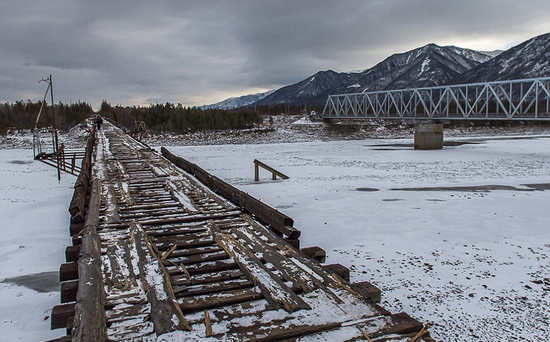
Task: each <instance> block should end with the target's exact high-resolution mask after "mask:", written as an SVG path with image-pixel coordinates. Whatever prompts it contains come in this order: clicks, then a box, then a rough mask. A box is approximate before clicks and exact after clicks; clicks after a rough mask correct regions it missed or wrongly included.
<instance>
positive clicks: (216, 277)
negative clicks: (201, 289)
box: [171, 267, 244, 286]
mask: <svg viewBox="0 0 550 342" xmlns="http://www.w3.org/2000/svg"><path fill="white" fill-rule="evenodd" d="M243 276H244V274H243V272H242V271H241V270H240V269H239V268H238V267H236V268H234V269H231V270H224V271H218V272H211V273H203V274H196V275H194V276H193V279H189V277H188V276H187V275H185V274H181V275H174V276H172V277H171V279H172V284H173V285H174V286H181V285H183V286H189V285H196V284H208V283H216V282H222V281H225V280H229V279H236V278H240V277H243Z"/></svg>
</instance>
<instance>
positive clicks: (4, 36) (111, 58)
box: [0, 0, 550, 107]
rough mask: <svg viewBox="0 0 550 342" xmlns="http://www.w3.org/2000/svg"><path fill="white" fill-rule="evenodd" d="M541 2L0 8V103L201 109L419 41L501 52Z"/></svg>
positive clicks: (544, 24)
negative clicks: (47, 93)
mask: <svg viewBox="0 0 550 342" xmlns="http://www.w3.org/2000/svg"><path fill="white" fill-rule="evenodd" d="M549 9H550V3H548V1H546V0H545V1H539V0H530V1H529V0H528V1H522V2H517V1H479V0H478V1H460V2H458V1H453V2H451V1H440V0H437V1H436V0H417V1H410V0H396V1H359V0H357V1H337V2H336V1H325V0H309V1H303V0H302V1H252V0H246V1H244V0H239V1H161V2H151V1H121V0H119V1H68V0H67V1H57V0H53V1H38V0H37V1H5V2H4V3H3V4H0V25H1V34H0V58H1V60H2V63H1V65H0V80H1V83H0V101H15V100H26V99H31V100H33V101H35V100H38V99H39V98H41V97H42V93H43V91H44V90H45V87H44V86H43V85H39V84H37V82H36V81H37V80H38V79H40V78H42V77H44V76H47V75H49V74H50V73H51V74H53V75H54V89H55V95H56V98H57V100H56V101H63V102H69V101H77V100H82V101H86V102H90V103H92V104H93V105H94V107H97V106H98V104H99V103H100V102H101V100H102V99H107V100H108V101H109V102H111V103H114V104H122V105H131V104H147V103H154V102H166V101H170V102H176V103H178V102H179V103H182V104H184V105H200V104H205V103H212V102H216V101H219V100H222V99H224V98H226V97H228V96H235V95H239V94H246V93H249V92H255V91H260V90H267V89H271V88H277V87H281V86H284V85H288V84H291V83H294V82H297V81H300V80H302V79H304V78H306V77H307V76H309V75H311V74H313V73H315V72H317V71H319V70H326V69H334V70H337V71H348V70H355V69H364V68H368V67H371V66H373V65H374V64H376V63H378V62H380V61H381V60H382V59H384V58H385V57H387V56H389V55H390V54H393V53H397V52H404V51H407V50H410V49H413V48H416V47H419V46H422V45H425V44H427V43H431V42H434V43H437V44H440V45H450V44H453V45H457V46H461V47H466V48H473V49H485V50H490V49H497V48H501V49H502V48H507V47H510V46H511V45H513V44H517V43H519V42H521V41H523V40H525V39H528V38H531V37H533V36H536V35H539V34H543V33H547V32H549V31H550V24H549V23H548V20H547V18H546V17H545V16H546V14H547V13H548V10H549Z"/></svg>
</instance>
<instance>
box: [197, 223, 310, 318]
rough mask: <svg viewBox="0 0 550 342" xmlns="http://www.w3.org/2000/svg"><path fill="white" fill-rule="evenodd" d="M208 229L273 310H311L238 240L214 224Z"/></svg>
mask: <svg viewBox="0 0 550 342" xmlns="http://www.w3.org/2000/svg"><path fill="white" fill-rule="evenodd" d="M208 228H209V229H210V231H211V234H212V236H213V237H214V239H215V240H216V242H218V244H219V245H220V246H221V247H222V248H223V249H224V250H225V251H226V252H227V254H229V255H230V256H231V257H232V258H233V259H234V260H235V262H236V263H237V264H238V265H239V268H240V269H241V271H243V273H245V274H247V275H248V277H249V279H251V280H252V281H254V282H255V284H256V285H257V286H259V287H260V289H261V290H262V294H263V295H264V297H265V298H266V300H267V301H268V302H269V303H270V304H271V305H272V306H273V307H274V308H275V309H279V308H283V309H285V310H286V311H287V312H294V311H297V310H301V309H311V308H310V306H309V305H308V304H307V303H306V302H305V301H304V300H303V299H302V298H300V297H299V296H298V295H297V294H296V293H295V292H294V291H292V289H291V288H289V287H288V286H287V285H286V284H285V283H284V282H283V281H281V280H280V279H279V277H277V276H276V275H274V274H273V273H272V272H271V271H270V270H269V269H268V268H267V267H266V266H265V265H264V264H263V263H262V262H261V261H260V260H259V259H258V258H257V257H256V255H255V254H254V252H253V251H252V250H250V249H249V248H247V247H245V246H244V245H243V244H241V243H240V242H239V241H238V240H236V239H235V238H233V237H232V236H231V235H229V234H225V233H223V232H222V230H220V229H219V228H218V227H217V226H216V225H215V224H214V222H212V221H211V222H209V224H208Z"/></svg>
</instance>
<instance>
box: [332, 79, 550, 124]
mask: <svg viewBox="0 0 550 342" xmlns="http://www.w3.org/2000/svg"><path fill="white" fill-rule="evenodd" d="M322 117H323V118H325V119H396V120H407V119H409V120H516V121H519V120H522V121H550V77H547V78H535V79H524V80H512V81H499V82H486V83H474V84H462V85H452V86H440V87H432V88H416V89H399V90H388V91H376V92H365V93H352V94H340V95H329V97H328V99H327V102H326V105H325V109H324V110H323V115H322Z"/></svg>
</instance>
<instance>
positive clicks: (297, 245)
mask: <svg viewBox="0 0 550 342" xmlns="http://www.w3.org/2000/svg"><path fill="white" fill-rule="evenodd" d="M284 240H285V241H286V243H288V244H289V245H291V246H292V247H294V248H295V249H297V250H300V240H299V239H284Z"/></svg>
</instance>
